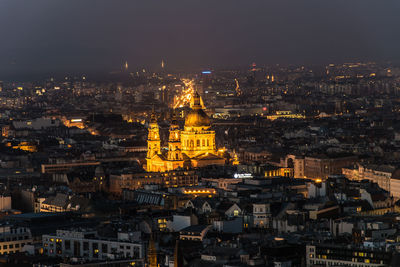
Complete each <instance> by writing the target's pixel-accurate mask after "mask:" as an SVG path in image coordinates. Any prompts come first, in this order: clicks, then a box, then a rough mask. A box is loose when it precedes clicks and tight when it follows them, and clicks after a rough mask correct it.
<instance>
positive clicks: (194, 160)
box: [146, 92, 226, 172]
mask: <svg viewBox="0 0 400 267" xmlns="http://www.w3.org/2000/svg"><path fill="white" fill-rule="evenodd" d="M191 108H192V110H191V111H190V112H189V114H188V115H187V117H186V119H185V126H184V130H183V131H182V130H181V129H179V126H178V124H177V122H176V120H173V121H172V123H171V126H170V129H169V131H170V132H169V140H168V152H167V153H163V152H162V150H161V145H160V144H161V140H160V134H159V128H158V124H157V121H156V118H155V115H154V113H153V114H152V117H151V121H150V125H149V135H148V140H147V147H148V151H147V157H146V163H147V166H146V169H147V171H148V172H165V171H170V170H175V169H177V168H189V167H204V166H208V165H224V164H225V162H226V159H225V158H224V156H223V155H221V153H218V152H217V149H216V145H215V131H213V130H211V129H210V128H211V122H210V118H209V117H208V116H207V114H206V113H205V112H204V110H203V108H202V105H201V99H200V95H199V94H198V93H197V92H195V93H194V96H193V103H192V106H191Z"/></svg>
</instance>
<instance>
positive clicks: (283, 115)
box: [267, 111, 305, 121]
mask: <svg viewBox="0 0 400 267" xmlns="http://www.w3.org/2000/svg"><path fill="white" fill-rule="evenodd" d="M267 119H269V120H271V121H273V120H276V119H305V116H304V115H301V114H297V113H296V114H295V113H292V112H291V111H277V112H276V113H275V115H269V116H267Z"/></svg>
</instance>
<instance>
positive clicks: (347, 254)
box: [306, 244, 398, 267]
mask: <svg viewBox="0 0 400 267" xmlns="http://www.w3.org/2000/svg"><path fill="white" fill-rule="evenodd" d="M392 258H393V254H392V252H391V251H385V250H382V249H373V248H371V247H370V248H367V247H363V246H357V247H356V246H350V245H348V246H340V245H335V244H318V245H307V247H306V259H307V267H313V266H318V267H319V266H354V267H370V266H371V267H372V266H398V265H392V264H391V263H392Z"/></svg>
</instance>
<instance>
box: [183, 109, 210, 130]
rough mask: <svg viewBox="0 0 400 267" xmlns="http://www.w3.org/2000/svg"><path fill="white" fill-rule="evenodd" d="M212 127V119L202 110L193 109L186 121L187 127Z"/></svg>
mask: <svg viewBox="0 0 400 267" xmlns="http://www.w3.org/2000/svg"><path fill="white" fill-rule="evenodd" d="M210 125H211V122H210V118H209V117H208V116H207V114H206V113H205V112H204V110H202V109H192V111H190V112H189V114H188V115H187V117H186V120H185V127H202V126H210Z"/></svg>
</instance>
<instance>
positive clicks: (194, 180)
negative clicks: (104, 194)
mask: <svg viewBox="0 0 400 267" xmlns="http://www.w3.org/2000/svg"><path fill="white" fill-rule="evenodd" d="M198 181H199V177H198V175H197V174H196V173H195V172H194V171H178V170H175V171H168V172H153V173H149V172H146V173H129V172H128V173H123V172H121V173H114V174H111V175H110V188H109V190H110V192H111V193H113V194H115V195H121V194H122V192H123V190H137V189H139V188H142V187H143V186H144V185H147V184H159V185H162V186H163V187H166V188H169V187H185V186H196V185H198Z"/></svg>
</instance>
